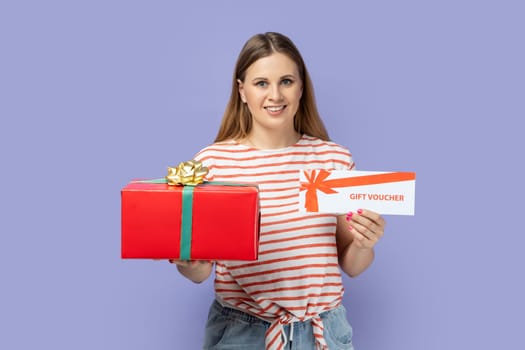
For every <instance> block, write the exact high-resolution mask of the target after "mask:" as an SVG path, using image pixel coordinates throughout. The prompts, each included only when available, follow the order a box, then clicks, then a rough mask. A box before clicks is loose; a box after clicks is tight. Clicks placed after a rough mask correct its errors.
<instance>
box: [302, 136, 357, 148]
mask: <svg viewBox="0 0 525 350" xmlns="http://www.w3.org/2000/svg"><path fill="white" fill-rule="evenodd" d="M301 143H302V144H303V145H308V146H309V147H313V148H319V149H322V148H324V149H334V150H339V151H343V152H344V151H346V152H348V153H350V150H349V149H348V147H346V146H343V145H341V144H339V143H337V142H334V141H330V140H323V139H320V138H319V137H316V136H310V135H307V134H305V135H303V137H302V139H301Z"/></svg>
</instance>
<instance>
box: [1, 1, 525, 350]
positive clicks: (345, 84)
mask: <svg viewBox="0 0 525 350" xmlns="http://www.w3.org/2000/svg"><path fill="white" fill-rule="evenodd" d="M9 3H10V4H9ZM9 3H8V2H7V1H4V2H2V4H1V5H0V40H1V41H0V61H1V64H0V116H1V119H0V146H1V147H0V152H1V169H2V170H1V173H0V180H1V181H2V192H1V195H0V205H1V207H0V209H1V213H2V214H1V220H0V234H1V236H0V272H1V274H0V276H1V288H0V293H1V297H0V329H1V331H0V333H1V336H0V348H2V349H10V350H11V349H36V348H39V349H60V350H61V349H77V350H82V349H126V350H135V349H157V350H161V349H166V350H167V349H190V350H191V349H198V348H199V344H200V340H201V336H202V329H203V326H204V322H205V318H206V314H207V310H208V306H209V304H210V303H211V300H212V298H213V292H212V289H213V288H212V284H211V280H210V281H208V282H206V283H204V284H202V285H194V284H192V283H190V282H189V281H187V280H185V279H184V278H182V277H181V276H180V275H179V274H178V273H177V271H176V270H175V267H174V266H172V265H170V264H168V263H166V262H155V261H145V260H144V261H123V260H121V259H120V255H119V254H120V222H119V219H120V189H121V187H122V186H124V185H125V184H126V183H127V182H128V181H129V180H130V179H131V178H134V177H159V176H163V175H164V173H165V169H166V167H167V166H168V165H176V164H177V163H178V162H180V161H182V160H186V159H189V158H191V157H192V156H193V155H194V153H195V152H197V151H198V150H199V149H200V148H202V147H204V146H206V145H207V144H208V143H210V142H211V141H212V140H213V138H214V136H215V133H216V130H217V127H218V123H219V121H220V118H221V115H222V112H223V110H224V106H225V103H226V99H227V97H228V92H229V86H230V79H231V74H232V70H233V65H234V61H235V59H236V57H237V54H238V52H239V50H240V48H241V46H242V44H243V43H244V42H245V40H247V39H248V37H250V36H251V35H252V34H255V33H259V32H264V31H268V30H273V31H281V32H283V33H285V34H287V35H289V36H290V37H291V38H292V39H293V40H294V41H295V42H296V44H297V45H298V47H299V49H300V50H301V52H302V53H303V55H304V58H305V60H306V63H307V66H308V68H309V70H310V72H311V74H312V77H313V80H314V84H315V88H316V94H317V98H318V103H319V107H320V110H321V112H322V115H323V117H324V120H325V121H326V124H327V127H328V129H329V131H330V134H331V137H332V139H333V140H335V141H336V142H339V143H342V144H344V145H346V146H348V147H349V148H350V149H351V151H352V153H353V154H354V158H355V161H356V162H357V165H358V168H359V169H361V170H406V171H416V172H417V176H418V178H417V190H416V192H417V196H416V216H414V217H388V218H387V219H388V230H387V232H386V236H385V238H384V240H383V241H382V242H381V243H380V244H379V246H378V247H377V259H376V261H375V263H374V265H373V266H372V267H371V268H370V269H369V270H368V271H367V272H366V273H365V274H363V275H362V276H360V277H358V278H356V279H349V278H345V286H346V290H347V292H346V295H345V301H344V303H345V305H346V306H347V308H348V310H349V319H350V321H351V323H352V325H353V327H354V332H355V337H354V340H355V345H356V347H357V349H359V350H376V349H377V350H421V349H428V350H434V349H435V350H437V349H516V348H519V347H520V346H519V345H517V344H521V343H522V340H523V329H522V328H523V314H524V313H525V307H524V302H523V295H525V287H524V277H523V276H524V272H523V268H524V266H525V264H524V263H525V261H524V258H523V253H522V250H523V244H524V243H525V239H524V233H525V232H524V229H523V220H522V218H523V207H524V205H523V197H524V195H525V193H524V186H523V182H522V177H523V175H522V173H521V172H520V171H519V170H518V169H522V166H520V163H521V162H522V161H523V151H524V149H525V147H524V142H523V137H522V133H523V128H522V127H521V125H522V123H521V121H519V120H518V119H519V118H521V119H523V118H524V117H525V106H524V101H525V69H524V62H525V48H524V41H523V40H524V39H523V35H524V33H525V24H524V23H525V22H524V21H523V14H524V10H525V8H524V5H522V3H523V2H521V1H518V0H516V1H506V0H500V1H482V0H481V1H479V0H478V1H473V0H472V1H466V0H455V1H450V0H446V1H433V2H429V1H406V0H401V1H367V2H365V1H359V2H358V1H330V2H325V3H323V5H321V4H320V2H318V1H315V2H314V1H312V2H311V3H307V2H305V1H272V0H267V1H262V2H257V3H256V4H252V3H251V2H250V4H248V2H241V1H193V2H189V1H188V2H183V1H180V2H176V1H148V2H146V1H116V0H105V1H83V2H80V1H56V0H50V1H16V2H15V1H11V2H9ZM81 3H82V4H81ZM518 125H520V126H518Z"/></svg>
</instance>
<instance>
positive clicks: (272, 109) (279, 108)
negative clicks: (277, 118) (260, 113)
mask: <svg viewBox="0 0 525 350" xmlns="http://www.w3.org/2000/svg"><path fill="white" fill-rule="evenodd" d="M285 107H286V106H266V107H264V109H266V110H267V111H269V112H272V113H276V112H280V111H282V110H283V109H284V108H285Z"/></svg>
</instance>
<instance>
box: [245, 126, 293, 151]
mask: <svg viewBox="0 0 525 350" xmlns="http://www.w3.org/2000/svg"><path fill="white" fill-rule="evenodd" d="M300 138H301V134H299V133H298V132H296V131H295V130H294V131H293V132H287V133H273V132H271V133H261V132H258V133H254V132H253V130H252V132H250V133H249V134H248V136H246V138H244V139H243V140H241V141H240V142H241V143H242V144H244V145H246V146H250V147H255V148H258V149H279V148H285V147H289V146H292V145H295V144H296V143H297V141H299V139H300Z"/></svg>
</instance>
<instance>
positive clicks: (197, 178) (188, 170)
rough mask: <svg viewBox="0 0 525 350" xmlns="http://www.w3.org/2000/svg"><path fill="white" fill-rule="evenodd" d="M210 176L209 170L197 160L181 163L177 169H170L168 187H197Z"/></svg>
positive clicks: (167, 177) (167, 178)
mask: <svg viewBox="0 0 525 350" xmlns="http://www.w3.org/2000/svg"><path fill="white" fill-rule="evenodd" d="M207 174H208V168H207V167H205V166H202V163H201V162H199V161H196V160H189V161H187V162H181V163H179V165H178V166H177V167H168V175H167V176H166V180H168V185H188V186H196V185H198V184H200V183H202V182H204V177H205V176H206V175H207Z"/></svg>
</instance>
